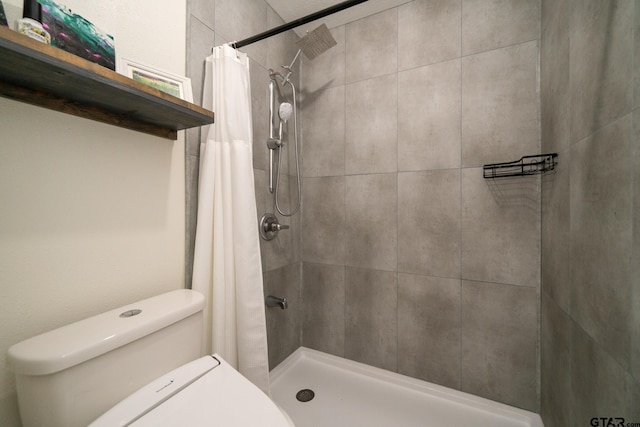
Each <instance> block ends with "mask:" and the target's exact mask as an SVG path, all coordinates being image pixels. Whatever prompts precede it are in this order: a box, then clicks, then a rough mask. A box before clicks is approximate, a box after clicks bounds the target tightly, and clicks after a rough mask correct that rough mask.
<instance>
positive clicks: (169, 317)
mask: <svg viewBox="0 0 640 427" xmlns="http://www.w3.org/2000/svg"><path fill="white" fill-rule="evenodd" d="M203 308H204V297H203V296H202V295H201V294H200V293H198V292H195V291H192V290H189V289H179V290H176V291H172V292H167V293H165V294H162V295H158V296H155V297H151V298H147V299H145V300H141V301H138V302H135V303H133V304H128V305H125V306H123V307H120V308H116V309H114V310H111V311H108V312H106V313H102V314H98V315H97V316H93V317H89V318H87V319H84V320H80V321H78V322H75V323H72V324H70V325H66V326H63V327H61V328H58V329H55V330H53V331H50V332H46V333H44V334H41V335H38V336H35V337H33V338H29V339H27V340H25V341H22V342H20V343H18V344H15V345H13V346H11V347H10V348H9V351H8V354H7V356H8V357H7V360H8V363H9V367H10V368H11V369H13V371H14V372H15V373H17V374H23V375H47V374H53V373H55V372H59V371H62V370H63V369H67V368H69V367H71V366H74V365H77V364H80V363H82V362H85V361H87V360H89V359H92V358H94V357H97V356H100V355H102V354H104V353H107V352H109V351H111V350H114V349H116V348H118V347H121V346H123V345H125V344H128V343H130V342H133V341H135V340H137V339H139V338H142V337H144V336H146V335H149V334H151V333H153V332H155V331H157V330H160V329H162V328H164V327H167V326H169V325H171V324H173V323H176V322H178V321H180V320H182V319H185V318H187V317H189V316H191V315H193V314H195V313H197V312H199V311H201V310H202V309H203Z"/></svg>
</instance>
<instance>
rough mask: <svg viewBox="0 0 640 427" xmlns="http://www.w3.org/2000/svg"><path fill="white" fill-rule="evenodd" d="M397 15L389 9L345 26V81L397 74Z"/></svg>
mask: <svg viewBox="0 0 640 427" xmlns="http://www.w3.org/2000/svg"><path fill="white" fill-rule="evenodd" d="M397 58H398V14H397V10H396V9H389V10H387V11H385V12H380V13H377V14H375V15H371V16H369V17H366V18H363V19H360V20H358V21H354V22H351V23H349V24H347V26H346V59H347V62H346V82H347V83H351V82H355V81H358V80H364V79H369V78H372V77H378V76H383V75H385V74H390V73H395V72H396V71H397Z"/></svg>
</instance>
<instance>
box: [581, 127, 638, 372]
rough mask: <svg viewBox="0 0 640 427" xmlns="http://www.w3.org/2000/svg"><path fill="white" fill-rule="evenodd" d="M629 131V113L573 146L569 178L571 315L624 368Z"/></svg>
mask: <svg viewBox="0 0 640 427" xmlns="http://www.w3.org/2000/svg"><path fill="white" fill-rule="evenodd" d="M631 131H632V120H631V115H628V116H625V117H623V118H622V119H619V120H617V121H615V122H613V123H612V124H610V125H609V126H607V127H605V128H603V129H601V130H600V131H598V132H597V133H595V134H594V135H593V136H592V137H589V138H587V139H585V140H583V141H581V142H579V143H577V144H574V145H573V146H572V148H571V178H570V179H571V207H570V210H571V246H572V257H571V278H572V288H571V315H572V316H573V317H574V319H575V320H576V322H577V323H578V324H579V325H580V326H582V327H583V328H584V330H585V331H586V332H587V333H589V334H590V335H591V336H592V337H593V338H594V339H595V341H596V342H597V343H598V344H600V345H601V346H604V347H605V348H607V351H608V352H609V353H610V354H611V355H612V356H613V357H615V358H616V359H617V360H618V362H619V363H621V364H622V365H623V366H625V367H626V368H629V356H630V348H629V344H630V340H629V337H630V332H631V329H630V328H631V323H630V322H631V317H632V313H631V311H630V310H631V307H630V305H629V301H630V299H631V297H632V295H631V283H632V281H631V265H630V254H631V250H632V237H633V234H632V218H631V208H632V198H633V194H632V170H631V166H632V162H631V160H630V158H629V153H630V147H629V142H630V138H631ZM613 147H615V149H613ZM602 165H606V167H602Z"/></svg>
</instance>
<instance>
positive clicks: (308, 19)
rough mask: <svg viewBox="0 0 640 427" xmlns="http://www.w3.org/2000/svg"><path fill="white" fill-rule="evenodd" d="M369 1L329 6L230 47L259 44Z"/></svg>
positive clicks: (347, 2) (231, 44) (354, 1)
mask: <svg viewBox="0 0 640 427" xmlns="http://www.w3.org/2000/svg"><path fill="white" fill-rule="evenodd" d="M366 1H369V0H349V1H345V2H342V3H338V4H336V5H333V6H330V7H328V8H326V9H322V10H320V11H318V12H315V13H312V14H310V15H307V16H303V17H302V18H298V19H296V20H294V21H291V22H289V23H287V24H283V25H280V26H279V27H275V28H272V29H270V30H267V31H265V32H263V33H260V34H256V35H255V36H252V37H248V38H246V39H244V40H240V41H239V42H233V43H230V46H231V47H233V48H235V49H238V48H241V47H243V46H246V45H249V44H251V43H255V42H259V41H260V40H264V39H267V38H269V37H271V36H275V35H277V34H280V33H284V32H285V31H288V30H291V29H293V28H296V27H299V26H300V25H304V24H308V23H309V22H312V21H315V20H317V19H320V18H324V17H325V16H329V15H333V14H334V13H336V12H340V11H342V10H345V9H348V8H350V7H353V6H356V5H359V4H360V3H364V2H366Z"/></svg>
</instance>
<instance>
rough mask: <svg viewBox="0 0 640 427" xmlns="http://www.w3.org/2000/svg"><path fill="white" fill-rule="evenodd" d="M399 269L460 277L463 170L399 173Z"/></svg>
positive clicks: (408, 271) (431, 274)
mask: <svg viewBox="0 0 640 427" xmlns="http://www.w3.org/2000/svg"><path fill="white" fill-rule="evenodd" d="M398 271H401V272H407V273H417V274H424V275H430V276H440V277H454V278H459V277H460V170H459V169H447V170H436V171H425V172H403V173H399V174H398Z"/></svg>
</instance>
